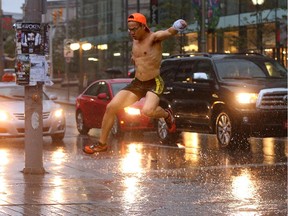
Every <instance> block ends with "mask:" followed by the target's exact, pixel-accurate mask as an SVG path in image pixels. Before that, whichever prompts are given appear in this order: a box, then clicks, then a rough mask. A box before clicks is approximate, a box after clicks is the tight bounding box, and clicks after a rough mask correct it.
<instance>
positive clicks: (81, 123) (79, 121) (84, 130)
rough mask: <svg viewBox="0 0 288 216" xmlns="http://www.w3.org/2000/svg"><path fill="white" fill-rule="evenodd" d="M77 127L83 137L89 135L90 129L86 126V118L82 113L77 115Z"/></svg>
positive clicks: (79, 112)
mask: <svg viewBox="0 0 288 216" xmlns="http://www.w3.org/2000/svg"><path fill="white" fill-rule="evenodd" d="M76 126H77V130H78V132H79V133H80V134H81V135H87V134H88V133H89V130H90V128H88V127H86V126H85V122H84V116H83V113H82V112H81V111H78V112H77V113H76Z"/></svg>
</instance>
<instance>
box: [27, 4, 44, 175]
mask: <svg viewBox="0 0 288 216" xmlns="http://www.w3.org/2000/svg"><path fill="white" fill-rule="evenodd" d="M43 1H46V0H43ZM43 1H39V0H26V5H25V14H24V19H23V21H24V22H25V23H29V22H31V23H41V15H42V9H43V8H42V6H43V5H42V4H43ZM42 94H43V84H42V83H40V82H38V83H37V85H36V86H25V168H24V169H23V173H24V174H44V173H45V170H44V167H43V118H42V116H43V115H42V107H43V103H42Z"/></svg>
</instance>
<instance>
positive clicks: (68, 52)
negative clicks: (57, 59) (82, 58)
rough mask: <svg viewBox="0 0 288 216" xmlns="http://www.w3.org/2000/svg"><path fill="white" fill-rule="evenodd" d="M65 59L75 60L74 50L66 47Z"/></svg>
mask: <svg viewBox="0 0 288 216" xmlns="http://www.w3.org/2000/svg"><path fill="white" fill-rule="evenodd" d="M64 57H65V58H73V57H74V53H73V50H71V49H70V48H66V47H64Z"/></svg>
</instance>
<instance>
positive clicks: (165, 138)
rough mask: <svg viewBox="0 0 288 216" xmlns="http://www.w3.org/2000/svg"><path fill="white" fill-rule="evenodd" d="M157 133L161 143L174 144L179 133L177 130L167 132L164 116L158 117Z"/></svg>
mask: <svg viewBox="0 0 288 216" xmlns="http://www.w3.org/2000/svg"><path fill="white" fill-rule="evenodd" d="M157 134H158V136H159V138H160V141H161V142H162V143H168V144H175V145H176V141H177V139H178V138H179V135H180V133H179V132H175V133H169V131H168V129H167V124H166V122H165V120H164V118H160V119H158V122H157Z"/></svg>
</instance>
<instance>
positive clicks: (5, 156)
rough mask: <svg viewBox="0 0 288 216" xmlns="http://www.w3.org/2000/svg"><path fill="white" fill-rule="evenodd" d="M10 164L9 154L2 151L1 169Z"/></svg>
mask: <svg viewBox="0 0 288 216" xmlns="http://www.w3.org/2000/svg"><path fill="white" fill-rule="evenodd" d="M8 162H9V159H8V153H7V151H6V150H0V166H1V169H2V167H3V166H5V165H7V164H8Z"/></svg>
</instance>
